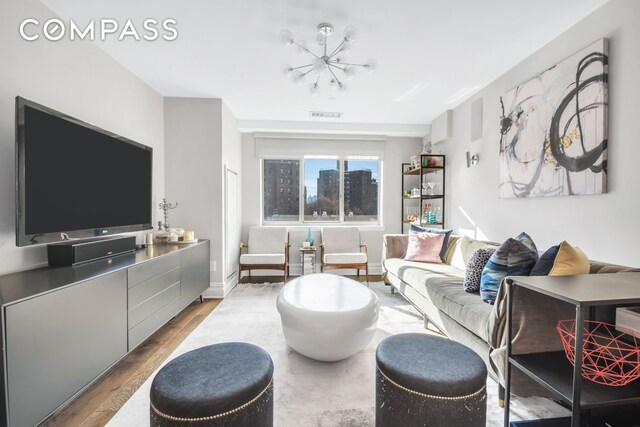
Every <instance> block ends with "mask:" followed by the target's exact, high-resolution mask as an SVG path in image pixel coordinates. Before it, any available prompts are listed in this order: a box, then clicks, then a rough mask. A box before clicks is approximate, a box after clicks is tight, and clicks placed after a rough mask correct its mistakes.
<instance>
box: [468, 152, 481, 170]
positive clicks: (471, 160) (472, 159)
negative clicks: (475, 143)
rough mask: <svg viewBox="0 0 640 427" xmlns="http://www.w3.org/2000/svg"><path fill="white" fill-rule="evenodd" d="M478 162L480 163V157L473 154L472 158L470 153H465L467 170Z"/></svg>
mask: <svg viewBox="0 0 640 427" xmlns="http://www.w3.org/2000/svg"><path fill="white" fill-rule="evenodd" d="M479 161H480V155H479V154H474V155H473V156H472V155H471V153H469V152H468V151H467V167H468V168H470V167H471V166H475V165H477V164H478V162H479Z"/></svg>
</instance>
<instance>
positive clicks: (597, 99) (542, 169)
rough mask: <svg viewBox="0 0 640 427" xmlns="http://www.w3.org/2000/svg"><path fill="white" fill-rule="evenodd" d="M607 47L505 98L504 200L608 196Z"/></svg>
mask: <svg viewBox="0 0 640 427" xmlns="http://www.w3.org/2000/svg"><path fill="white" fill-rule="evenodd" d="M608 61H609V60H608V41H607V39H600V40H598V41H597V42H595V43H593V44H592V45H591V46H588V47H587V48H585V49H583V50H581V51H580V52H578V53H576V54H575V55H573V56H571V57H569V58H567V59H566V60H564V61H562V62H561V63H559V64H558V65H556V66H554V67H551V68H550V69H548V70H547V71H544V72H543V73H541V74H539V75H538V76H536V77H534V78H533V79H531V80H529V81H527V82H525V83H523V84H521V85H518V86H517V87H515V88H514V89H512V90H511V91H509V92H508V93H506V94H505V95H504V96H502V97H501V98H500V108H501V116H500V187H499V188H500V197H501V198H516V197H545V196H565V195H574V194H601V193H606V192H607V174H608V170H607V145H608V139H607V138H608V129H607V127H608V118H607V116H608V75H609V73H608Z"/></svg>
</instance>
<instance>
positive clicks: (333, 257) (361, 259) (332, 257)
mask: <svg viewBox="0 0 640 427" xmlns="http://www.w3.org/2000/svg"><path fill="white" fill-rule="evenodd" d="M365 262H367V255H366V254H364V253H362V252H353V253H341V254H325V255H324V263H325V264H364V263H365Z"/></svg>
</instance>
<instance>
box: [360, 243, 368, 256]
mask: <svg viewBox="0 0 640 427" xmlns="http://www.w3.org/2000/svg"><path fill="white" fill-rule="evenodd" d="M362 248H364V253H365V254H366V255H367V257H369V245H368V244H367V242H364V243H362V244H361V245H360V249H362Z"/></svg>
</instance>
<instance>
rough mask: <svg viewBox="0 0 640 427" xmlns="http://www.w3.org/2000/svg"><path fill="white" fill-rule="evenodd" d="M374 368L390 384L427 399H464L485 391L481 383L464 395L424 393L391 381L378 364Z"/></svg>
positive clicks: (484, 386)
mask: <svg viewBox="0 0 640 427" xmlns="http://www.w3.org/2000/svg"><path fill="white" fill-rule="evenodd" d="M376 368H377V369H378V372H380V375H382V377H383V378H384V379H385V380H386V381H387V382H389V383H390V384H392V385H393V386H395V387H397V388H399V389H400V390H403V391H406V392H407V393H411V394H415V395H417V396H421V397H425V398H427V399H436V400H464V399H469V398H471V397H475V396H478V395H479V394H482V393H483V392H484V391H485V388H486V385H483V386H482V388H481V389H480V390H478V391H474V392H473V393H471V394H467V395H464V396H435V395H432V394H425V393H420V392H419V391H415V390H411V389H409V388H406V387H404V386H401V385H400V384H398V383H397V382H395V381H393V380H392V379H391V378H389V377H388V376H387V375H386V374H385V373H384V372H382V369H380V366H378V365H376Z"/></svg>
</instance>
